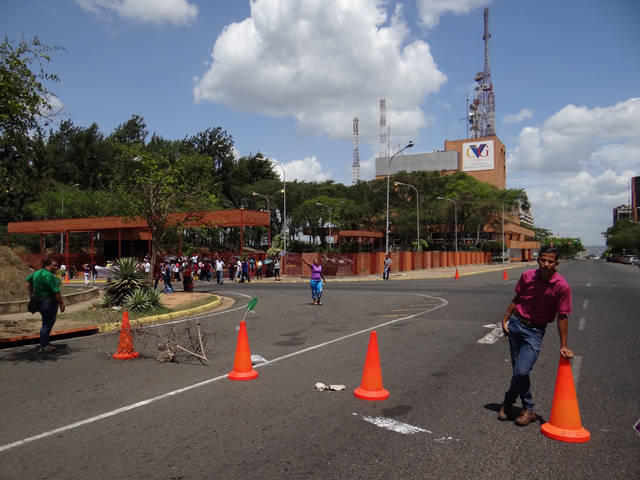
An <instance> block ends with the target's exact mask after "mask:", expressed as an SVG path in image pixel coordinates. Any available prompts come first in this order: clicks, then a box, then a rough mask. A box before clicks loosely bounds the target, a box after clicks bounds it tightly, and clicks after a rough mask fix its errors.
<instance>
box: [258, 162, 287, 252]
mask: <svg viewBox="0 0 640 480" xmlns="http://www.w3.org/2000/svg"><path fill="white" fill-rule="evenodd" d="M262 160H263V161H265V162H272V163H275V164H276V165H277V166H279V167H280V168H281V169H282V194H283V195H284V209H283V213H282V235H283V237H284V246H283V250H284V253H285V254H286V253H287V174H286V172H285V171H284V167H283V166H282V165H280V164H279V163H278V162H276V161H275V160H271V159H270V158H263V159H262Z"/></svg>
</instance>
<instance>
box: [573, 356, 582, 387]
mask: <svg viewBox="0 0 640 480" xmlns="http://www.w3.org/2000/svg"><path fill="white" fill-rule="evenodd" d="M580 368H582V357H579V356H575V357H573V364H572V365H571V371H572V372H573V384H574V385H575V387H576V390H577V389H578V379H579V378H580Z"/></svg>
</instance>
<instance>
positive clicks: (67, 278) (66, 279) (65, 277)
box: [64, 272, 69, 283]
mask: <svg viewBox="0 0 640 480" xmlns="http://www.w3.org/2000/svg"><path fill="white" fill-rule="evenodd" d="M64 283H69V274H68V273H66V272H65V274H64Z"/></svg>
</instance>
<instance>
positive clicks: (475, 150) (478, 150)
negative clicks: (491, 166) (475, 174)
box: [471, 143, 487, 158]
mask: <svg viewBox="0 0 640 480" xmlns="http://www.w3.org/2000/svg"><path fill="white" fill-rule="evenodd" d="M486 146H487V145H486V144H485V143H483V144H482V145H480V146H479V147H476V146H475V145H471V151H472V152H473V154H474V155H475V156H476V158H480V156H481V155H482V151H483V150H484V148H485V147H486Z"/></svg>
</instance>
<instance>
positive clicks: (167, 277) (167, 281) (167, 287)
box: [163, 262, 173, 293]
mask: <svg viewBox="0 0 640 480" xmlns="http://www.w3.org/2000/svg"><path fill="white" fill-rule="evenodd" d="M172 274H173V268H172V267H171V264H170V263H169V262H165V265H164V277H163V280H164V293H173V286H172V285H171V276H172Z"/></svg>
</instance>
